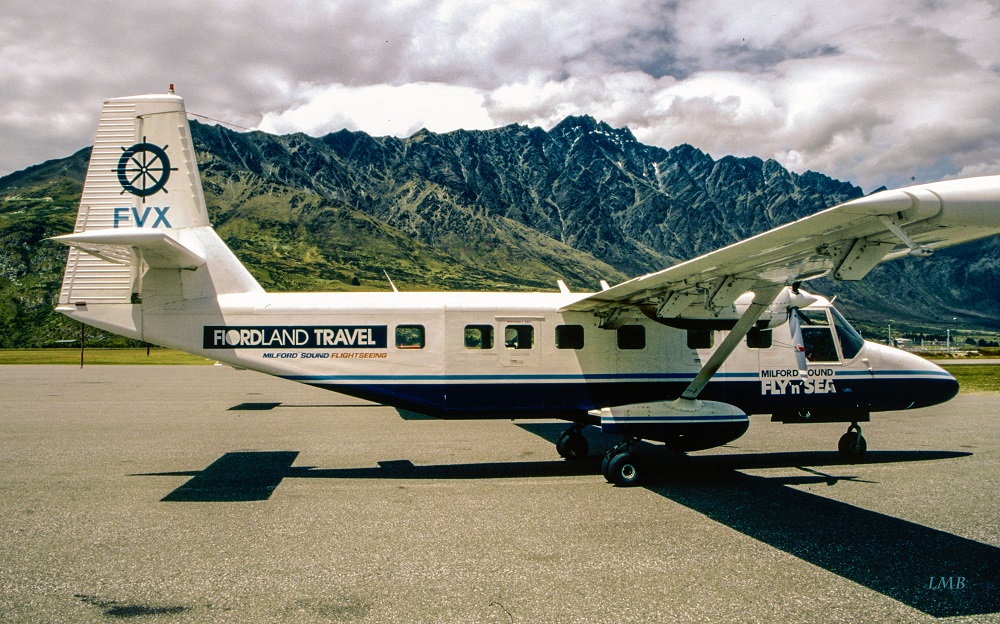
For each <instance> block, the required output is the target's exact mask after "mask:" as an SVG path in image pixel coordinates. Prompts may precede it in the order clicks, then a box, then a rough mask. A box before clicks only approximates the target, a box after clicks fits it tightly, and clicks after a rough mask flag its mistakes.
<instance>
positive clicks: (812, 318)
mask: <svg viewBox="0 0 1000 624" xmlns="http://www.w3.org/2000/svg"><path fill="white" fill-rule="evenodd" d="M795 312H796V314H798V316H799V321H800V323H801V329H802V346H803V347H804V348H805V354H806V359H807V360H808V361H810V362H838V361H840V356H839V355H837V345H836V344H835V343H834V342H833V332H831V331H830V322H829V320H828V319H827V317H826V310H822V309H821V310H796V311H795Z"/></svg>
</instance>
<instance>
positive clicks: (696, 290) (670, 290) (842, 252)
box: [563, 176, 1000, 319]
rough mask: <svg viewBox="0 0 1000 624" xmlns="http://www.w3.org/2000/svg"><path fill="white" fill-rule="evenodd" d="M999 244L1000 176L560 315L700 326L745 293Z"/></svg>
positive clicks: (942, 186) (881, 201)
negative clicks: (633, 314)
mask: <svg viewBox="0 0 1000 624" xmlns="http://www.w3.org/2000/svg"><path fill="white" fill-rule="evenodd" d="M995 234H1000V176H987V177H978V178H966V179H961V180H950V181H945V182H936V183H931V184H921V185H915V186H910V187H906V188H903V189H898V190H893V191H883V192H880V193H876V194H873V195H869V196H868V197H863V198H860V199H856V200H853V201H849V202H846V203H843V204H840V205H838V206H834V207H833V208H828V209H826V210H823V211H821V212H818V213H816V214H813V215H810V216H808V217H805V218H802V219H799V220H798V221H794V222H792V223H788V224H785V225H782V226H780V227H777V228H774V229H773V230H769V231H767V232H764V233H762V234H758V235H757V236H753V237H751V238H748V239H746V240H743V241H740V242H738V243H734V244H732V245H729V246H728V247H724V248H722V249H719V250H716V251H713V252H710V253H707V254H704V255H702V256H699V257H697V258H694V259H692V260H688V261H686V262H682V263H680V264H676V265H674V266H672V267H670V268H668V269H664V270H662V271H658V272H656V273H650V274H648V275H644V276H642V277H637V278H635V279H632V280H629V281H627V282H623V283H621V284H619V285H617V286H614V287H612V288H610V289H607V290H604V291H602V292H598V293H594V294H591V295H588V296H586V297H584V298H582V299H580V300H578V301H576V302H574V303H572V304H569V305H567V306H565V307H564V308H563V310H566V311H570V310H572V311H594V312H595V313H597V314H599V315H602V316H604V315H608V314H611V313H612V312H614V311H615V310H616V309H621V308H623V307H633V306H655V307H656V314H657V316H658V317H660V318H664V319H666V318H688V317H689V315H693V316H696V317H699V318H705V315H706V312H708V313H709V314H710V313H711V311H712V310H721V309H723V308H727V307H731V306H732V304H733V302H734V301H735V300H736V298H737V297H739V296H740V295H742V294H743V293H744V292H746V291H749V290H753V291H755V292H757V291H759V290H761V289H764V288H768V287H771V286H774V285H778V284H785V285H791V284H794V283H796V282H801V281H805V280H810V279H814V278H817V277H821V276H823V275H827V274H832V275H833V277H834V279H837V280H858V279H861V278H862V277H864V276H865V275H867V274H868V272H869V271H871V270H872V269H873V268H874V267H875V265H876V264H878V263H879V262H882V261H884V260H891V259H894V258H898V257H900V256H903V255H907V254H910V255H918V256H926V255H930V254H931V252H932V251H933V250H934V249H938V248H941V247H947V246H950V245H956V244H959V243H963V242H967V241H971V240H976V239H979V238H984V237H987V236H992V235H995Z"/></svg>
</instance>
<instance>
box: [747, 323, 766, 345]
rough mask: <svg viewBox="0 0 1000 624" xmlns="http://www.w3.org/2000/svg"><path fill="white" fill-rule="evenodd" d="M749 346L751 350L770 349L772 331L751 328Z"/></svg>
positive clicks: (748, 338)
mask: <svg viewBox="0 0 1000 624" xmlns="http://www.w3.org/2000/svg"><path fill="white" fill-rule="evenodd" d="M747 346H748V347H750V348H751V349H770V348H771V330H770V329H758V328H756V327H753V328H751V329H750V331H749V332H748V333H747Z"/></svg>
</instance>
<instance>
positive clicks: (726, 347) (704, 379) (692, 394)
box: [681, 282, 785, 400]
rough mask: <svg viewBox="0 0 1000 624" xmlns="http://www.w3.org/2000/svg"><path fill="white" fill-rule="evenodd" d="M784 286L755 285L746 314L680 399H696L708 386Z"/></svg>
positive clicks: (737, 322)
mask: <svg viewBox="0 0 1000 624" xmlns="http://www.w3.org/2000/svg"><path fill="white" fill-rule="evenodd" d="M784 288H785V286H784V284H768V283H760V282H758V285H755V286H754V287H753V288H751V290H752V291H753V292H754V295H755V296H754V298H753V303H751V304H750V305H749V307H747V310H746V312H744V313H743V316H741V317H740V320H738V321H736V325H734V326H733V329H732V330H731V331H730V332H729V335H728V336H726V339H725V340H723V341H722V344H720V345H719V348H718V349H716V350H715V353H713V354H712V357H710V358H708V361H707V362H705V365H704V366H702V367H701V370H700V371H698V375H697V376H695V378H694V380H692V381H691V383H690V384H689V385H688V387H687V389H686V390H684V393H683V394H681V398H682V399H691V400H693V399H697V398H698V395H699V394H701V391H702V390H703V389H704V388H705V386H706V385H707V384H708V380H709V379H711V378H712V375H714V374H715V373H716V371H718V370H719V368H720V367H721V366H722V365H723V364H724V363H725V362H726V360H727V359H728V358H729V356H730V354H732V352H733V351H734V350H736V347H737V345H739V344H740V341H741V340H743V338H744V337H745V336H746V335H747V334H748V333H749V332H750V330H751V329H752V328H753V326H754V323H756V322H757V319H759V318H760V315H761V314H763V313H764V310H767V309H768V308H769V307H770V306H771V304H772V303H774V302H775V300H776V299H777V298H778V295H779V294H781V291H782V290H784Z"/></svg>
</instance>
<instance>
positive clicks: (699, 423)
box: [591, 399, 750, 452]
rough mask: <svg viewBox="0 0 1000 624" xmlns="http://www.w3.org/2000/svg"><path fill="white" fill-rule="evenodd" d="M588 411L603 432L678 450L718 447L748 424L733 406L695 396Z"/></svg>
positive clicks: (731, 438) (743, 415)
mask: <svg viewBox="0 0 1000 624" xmlns="http://www.w3.org/2000/svg"><path fill="white" fill-rule="evenodd" d="M591 414H592V415H594V416H599V417H600V419H601V430H602V431H604V432H605V433H618V434H622V435H626V436H633V437H636V438H642V439H644V440H656V441H659V442H663V443H665V444H666V445H667V448H669V449H671V450H674V451H679V452H687V451H700V450H702V449H707V448H713V447H716V446H721V445H723V444H726V443H727V442H732V441H733V440H735V439H736V438H738V437H740V436H741V435H743V434H744V433H746V430H747V428H749V427H750V418H749V417H748V416H747V415H746V414H745V413H744V412H743V410H741V409H740V408H738V407H736V406H735V405H730V404H729V403H722V402H719V401H700V400H697V399H696V400H691V399H676V400H674V401H656V402H653V403H633V404H631V405H619V406H616V407H606V408H604V409H601V410H595V411H593V412H591Z"/></svg>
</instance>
